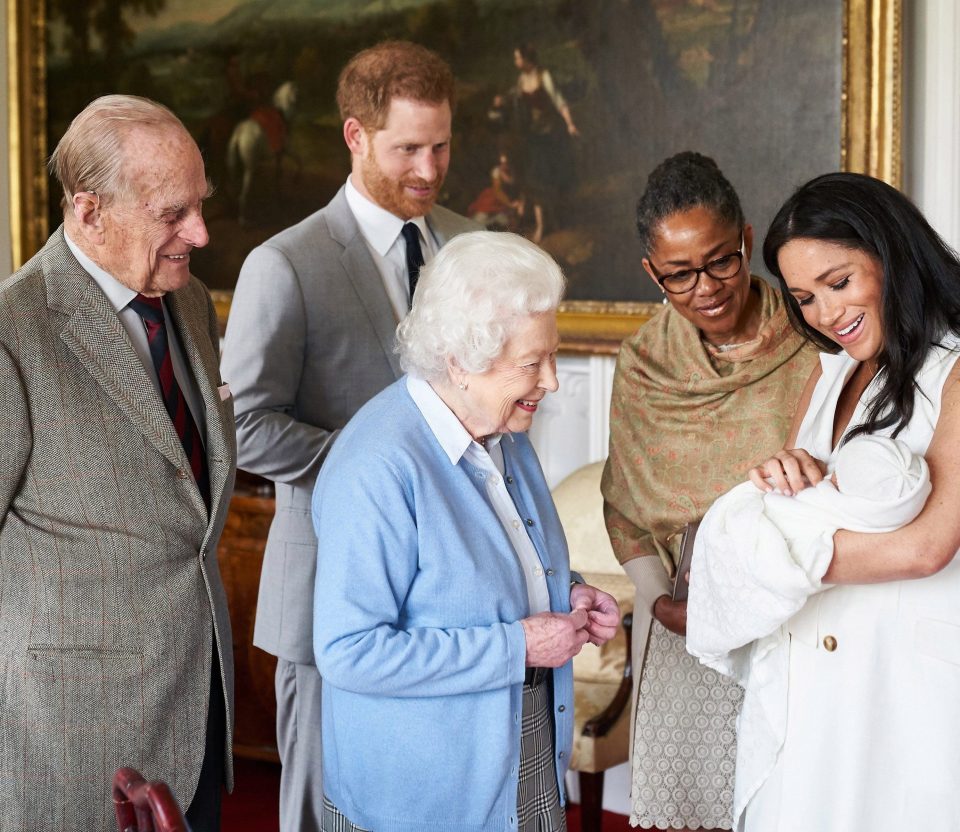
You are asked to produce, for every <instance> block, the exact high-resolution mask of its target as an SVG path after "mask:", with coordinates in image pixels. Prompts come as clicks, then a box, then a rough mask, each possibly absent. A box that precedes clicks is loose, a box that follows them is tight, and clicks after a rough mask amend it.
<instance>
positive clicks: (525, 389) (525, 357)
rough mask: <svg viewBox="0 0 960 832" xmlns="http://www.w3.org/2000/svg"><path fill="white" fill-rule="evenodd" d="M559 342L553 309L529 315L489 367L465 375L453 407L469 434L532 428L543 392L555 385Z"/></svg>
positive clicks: (520, 430)
mask: <svg viewBox="0 0 960 832" xmlns="http://www.w3.org/2000/svg"><path fill="white" fill-rule="evenodd" d="M559 346H560V336H559V334H558V333H557V316H556V313H555V312H544V313H542V314H537V315H531V316H530V317H529V318H527V319H526V320H524V321H522V322H521V323H520V324H519V325H518V326H517V328H516V329H515V330H514V332H513V334H512V335H511V336H510V337H509V338H508V339H507V342H506V344H504V346H503V351H502V352H501V353H500V355H499V356H498V357H497V358H496V359H495V360H494V362H493V366H492V367H491V368H490V369H489V370H487V371H486V372H485V373H473V374H465V375H464V378H463V381H464V383H465V384H466V389H465V390H464V391H463V392H462V393H460V395H459V397H458V398H459V401H458V403H457V406H456V407H454V408H453V409H454V412H455V413H456V415H457V417H458V418H459V419H460V421H461V422H462V423H463V426H464V427H465V428H466V429H467V430H468V431H469V432H470V435H471V436H473V437H474V438H476V439H478V438H480V437H481V436H489V435H490V434H492V433H508V432H509V433H519V432H522V431H526V430H529V429H530V425H531V424H533V417H534V415H535V414H536V412H537V408H538V407H539V405H540V402H541V401H543V397H544V396H545V395H547V393H552V392H553V391H554V390H556V389H557V386H558V385H557V349H558V348H559Z"/></svg>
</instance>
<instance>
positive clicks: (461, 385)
mask: <svg viewBox="0 0 960 832" xmlns="http://www.w3.org/2000/svg"><path fill="white" fill-rule="evenodd" d="M457 387H459V388H460V389H461V390H466V389H467V384H466V382H464V381H461V382H460V383H459V384H458V385H457Z"/></svg>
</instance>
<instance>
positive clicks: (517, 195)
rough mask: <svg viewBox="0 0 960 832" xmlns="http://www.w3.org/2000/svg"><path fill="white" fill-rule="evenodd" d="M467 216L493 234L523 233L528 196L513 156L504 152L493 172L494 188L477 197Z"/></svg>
mask: <svg viewBox="0 0 960 832" xmlns="http://www.w3.org/2000/svg"><path fill="white" fill-rule="evenodd" d="M467 216H468V217H470V219H472V220H475V221H476V222H478V223H480V224H481V225H483V226H484V227H485V228H487V229H488V230H490V231H515V232H516V231H519V230H520V228H521V226H522V224H523V222H524V219H525V218H526V196H525V194H524V192H523V189H522V187H521V185H520V180H519V177H518V175H517V171H516V169H515V168H514V166H513V162H512V161H511V154H510V153H509V152H508V151H506V150H503V151H501V152H500V157H499V159H498V161H497V164H496V165H494V166H493V168H492V169H491V170H490V184H489V185H488V186H487V187H486V188H484V189H483V190H482V191H480V193H479V194H477V198H476V199H475V200H474V201H473V202H471V203H470V206H469V207H468V208H467Z"/></svg>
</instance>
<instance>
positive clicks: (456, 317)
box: [396, 231, 566, 381]
mask: <svg viewBox="0 0 960 832" xmlns="http://www.w3.org/2000/svg"><path fill="white" fill-rule="evenodd" d="M565 284H566V280H565V279H564V276H563V272H562V271H561V270H560V267H559V266H558V265H557V264H556V263H555V262H554V260H553V258H552V257H550V255H548V254H547V253H546V252H544V251H543V250H542V249H541V248H539V247H538V246H536V245H534V244H533V243H531V242H530V241H529V240H525V239H524V238H523V237H520V236H519V235H517V234H511V233H509V232H506V231H472V232H470V233H468V234H460V235H459V236H457V237H454V239H453V240H451V241H450V242H449V243H447V244H446V245H445V246H444V247H443V248H442V249H441V250H440V253H439V254H438V255H437V256H436V257H434V258H433V260H431V261H430V263H428V264H427V265H426V266H424V267H423V269H422V270H421V272H420V280H419V282H418V284H417V291H416V294H415V295H414V303H413V308H412V309H411V310H410V312H409V314H408V315H407V317H406V318H404V319H403V321H402V322H401V323H400V326H399V327H398V328H397V348H396V349H397V352H398V353H399V354H400V366H401V367H402V368H403V370H404V371H405V372H407V373H410V374H411V375H415V376H419V377H420V378H424V379H426V380H428V381H441V380H442V379H443V378H445V377H446V372H447V361H448V359H453V360H455V361H456V363H457V364H458V365H459V366H460V367H461V368H462V369H463V370H464V371H466V372H468V373H471V374H473V373H484V372H486V371H487V370H489V369H490V367H491V365H492V364H493V362H494V360H495V359H496V358H497V356H499V355H500V353H501V352H502V351H503V347H504V345H505V344H506V342H507V339H508V338H509V337H510V336H511V335H512V334H513V332H514V331H515V330H516V328H517V326H518V324H519V323H521V322H522V321H524V320H525V319H527V318H529V317H530V316H532V315H537V314H541V313H544V312H551V311H554V310H555V309H556V308H557V306H558V305H559V303H560V299H561V298H562V297H563V290H564V287H565Z"/></svg>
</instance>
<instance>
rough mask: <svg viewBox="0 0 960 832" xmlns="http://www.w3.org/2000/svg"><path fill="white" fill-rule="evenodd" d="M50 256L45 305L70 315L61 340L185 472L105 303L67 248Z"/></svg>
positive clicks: (155, 398) (165, 419)
mask: <svg viewBox="0 0 960 832" xmlns="http://www.w3.org/2000/svg"><path fill="white" fill-rule="evenodd" d="M52 255H53V256H52V258H49V259H50V260H51V262H52V264H53V267H54V268H53V269H52V270H50V269H48V268H47V263H48V258H45V262H44V266H45V268H44V272H45V277H46V280H47V302H48V305H49V306H50V307H51V308H53V309H57V310H59V311H61V312H64V313H66V314H67V315H69V318H68V320H67V322H66V325H65V326H64V328H63V329H62V330H61V332H60V339H61V340H62V341H63V342H64V343H65V344H66V345H67V347H69V348H70V350H71V351H72V352H73V354H74V355H75V356H76V357H77V360H78V361H79V362H80V363H81V364H82V365H83V366H84V367H85V368H86V370H87V372H89V373H90V375H91V376H93V378H94V380H95V381H96V382H97V384H99V385H100V387H102V388H103V390H104V392H105V393H106V394H107V395H108V396H109V397H110V399H111V400H112V401H113V402H114V404H116V406H117V407H118V408H119V409H120V411H121V412H122V413H123V414H124V415H125V416H126V417H127V418H128V419H129V420H130V421H131V422H132V423H133V424H134V426H135V427H136V428H137V429H138V430H139V431H140V432H141V433H142V434H143V436H144V438H145V439H147V441H148V442H150V443H151V444H153V445H154V446H155V447H156V448H157V450H158V451H160V453H162V454H163V455H164V456H165V457H166V458H167V459H168V460H169V461H170V463H171V464H172V465H174V466H176V467H177V468H184V467H189V462H188V461H187V458H186V454H184V452H183V446H182V445H181V444H180V438H179V437H178V436H177V432H176V430H174V427H173V424H172V423H171V421H170V417H169V416H168V415H167V411H166V410H165V409H164V406H163V401H162V400H161V399H160V396H159V395H158V393H157V391H156V388H155V387H154V386H153V384H152V382H151V381H150V378H149V376H148V375H147V371H146V369H145V368H144V366H143V364H142V363H141V361H140V358H139V357H138V356H137V353H136V352H135V351H134V349H133V345H132V344H131V343H130V338H129V336H128V335H127V331H126V330H125V329H124V328H123V324H122V323H120V319H119V318H118V317H117V313H116V312H115V311H114V309H113V307H112V306H111V305H110V301H109V300H107V297H106V295H104V294H103V292H102V291H100V287H99V286H97V284H96V283H95V282H94V281H93V279H92V278H90V276H89V275H88V274H87V273H86V272H85V271H83V269H82V268H81V267H80V264H79V263H77V261H76V260H75V259H74V258H73V256H72V255H71V254H70V252H69V249H67V247H66V243H63V251H62V252H52ZM71 266H72V268H71ZM71 307H72V308H71Z"/></svg>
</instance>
